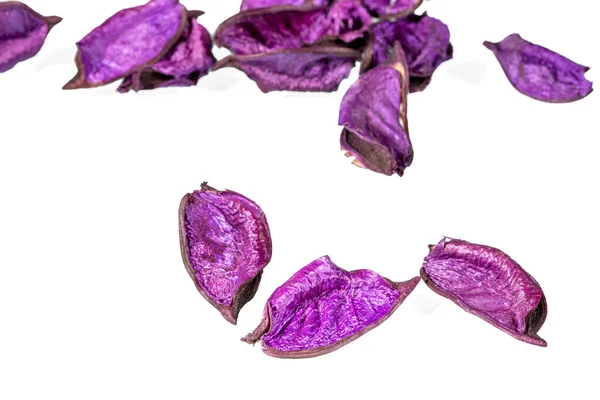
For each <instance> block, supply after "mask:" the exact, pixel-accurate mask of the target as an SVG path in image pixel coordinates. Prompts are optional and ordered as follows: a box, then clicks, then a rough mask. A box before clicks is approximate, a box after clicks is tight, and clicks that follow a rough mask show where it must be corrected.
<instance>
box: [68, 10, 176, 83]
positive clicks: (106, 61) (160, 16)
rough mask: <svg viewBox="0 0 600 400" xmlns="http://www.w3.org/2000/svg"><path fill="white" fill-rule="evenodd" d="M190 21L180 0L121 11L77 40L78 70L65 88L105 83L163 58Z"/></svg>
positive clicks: (76, 58)
mask: <svg viewBox="0 0 600 400" xmlns="http://www.w3.org/2000/svg"><path fill="white" fill-rule="evenodd" d="M186 24H187V13H186V11H185V8H184V7H183V6H182V5H181V4H179V2H178V0H151V1H150V2H148V3H147V4H145V5H143V6H138V7H134V8H128V9H125V10H122V11H119V12H118V13H116V14H115V15H113V16H112V17H111V18H109V19H108V20H106V21H105V22H104V23H103V24H102V25H100V26H99V27H97V28H96V29H94V30H93V31H92V32H90V33H89V34H88V35H87V36H85V37H84V38H83V39H82V40H80V41H79V42H78V43H77V47H78V48H79V51H78V52H77V56H76V57H75V60H76V63H77V67H78V70H79V71H78V73H77V75H76V76H75V77H74V78H73V79H72V80H71V81H70V82H69V83H67V84H66V85H65V89H77V88H86V87H94V86H101V85H105V84H107V83H110V82H113V81H115V80H117V79H119V78H122V77H124V76H126V75H129V74H131V73H133V72H136V71H139V70H141V69H142V68H144V67H145V66H147V65H150V64H154V63H155V62H156V61H158V60H160V59H161V58H162V57H163V56H164V55H165V54H166V53H167V52H168V51H169V50H170V49H171V48H172V47H173V45H174V44H175V43H177V41H178V40H179V38H180V36H181V34H182V33H183V30H184V28H185V26H186Z"/></svg>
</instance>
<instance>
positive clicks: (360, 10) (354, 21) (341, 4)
mask: <svg viewBox="0 0 600 400" xmlns="http://www.w3.org/2000/svg"><path fill="white" fill-rule="evenodd" d="M370 25H371V16H370V15H369V12H368V11H367V10H366V9H365V8H364V7H363V6H361V5H360V2H359V1H357V0H336V1H335V2H334V3H333V5H332V6H331V8H329V10H328V12H327V30H326V31H325V34H324V35H325V36H326V37H328V38H331V39H333V40H335V39H339V40H341V41H343V42H346V43H350V42H352V41H354V40H356V39H360V38H362V37H364V36H365V34H366V33H367V32H368V31H369V26H370Z"/></svg>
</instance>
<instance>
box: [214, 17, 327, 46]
mask: <svg viewBox="0 0 600 400" xmlns="http://www.w3.org/2000/svg"><path fill="white" fill-rule="evenodd" d="M326 19H327V12H326V9H325V8H323V7H320V8H315V7H312V6H303V7H290V6H281V7H272V8H269V9H264V10H263V9H259V10H251V11H245V12H241V13H239V14H236V15H234V16H233V17H231V18H229V19H228V20H226V21H224V22H223V23H222V24H221V25H219V27H218V28H217V31H216V32H215V35H214V40H215V44H216V45H217V46H219V47H226V48H228V49H229V50H231V51H232V52H233V53H234V54H237V55H247V54H259V53H265V52H269V51H275V50H284V49H297V48H300V47H302V46H303V45H306V44H312V43H314V42H316V41H317V40H319V39H320V38H321V37H322V36H323V34H324V30H325V27H326Z"/></svg>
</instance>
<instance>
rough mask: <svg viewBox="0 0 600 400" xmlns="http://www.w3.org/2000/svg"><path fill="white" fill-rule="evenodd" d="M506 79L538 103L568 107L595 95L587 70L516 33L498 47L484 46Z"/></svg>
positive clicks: (488, 44)
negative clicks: (569, 104)
mask: <svg viewBox="0 0 600 400" xmlns="http://www.w3.org/2000/svg"><path fill="white" fill-rule="evenodd" d="M484 46H485V47H487V48H488V49H490V50H491V51H492V52H493V53H494V54H495V55H496V58H497V59H498V61H499V62H500V65H501V66H502V69H503V70H504V73H505V74H506V77H507V78H508V80H509V81H510V83H511V84H512V85H513V86H514V87H515V89H517V90H518V91H519V92H521V93H523V94H524V95H526V96H529V97H532V98H534V99H536V100H541V101H546V102H550V103H568V102H572V101H576V100H579V99H582V98H584V97H585V96H587V95H588V94H590V93H591V92H592V82H590V81H588V80H587V79H586V78H585V76H584V74H585V72H586V71H588V70H589V68H588V67H584V66H583V65H580V64H577V63H575V62H573V61H571V60H569V59H568V58H566V57H564V56H561V55H560V54H558V53H555V52H553V51H552V50H548V49H547V48H545V47H542V46H538V45H537V44H533V43H530V42H528V41H526V40H524V39H523V38H522V37H521V36H519V35H518V34H516V33H514V34H512V35H509V36H507V37H506V38H505V39H504V40H503V41H501V42H499V43H491V42H485V43H484Z"/></svg>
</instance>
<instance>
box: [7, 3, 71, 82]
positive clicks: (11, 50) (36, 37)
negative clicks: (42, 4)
mask: <svg viewBox="0 0 600 400" xmlns="http://www.w3.org/2000/svg"><path fill="white" fill-rule="evenodd" d="M61 20H62V18H60V17H54V16H52V17H44V16H42V15H40V14H38V13H37V12H35V11H33V10H32V9H31V8H29V7H28V6H27V5H25V4H23V3H20V2H17V1H8V2H4V3H0V73H2V72H5V71H8V70H9V69H11V68H12V67H14V66H15V65H17V63H19V62H21V61H25V60H27V59H29V58H31V57H33V56H35V55H36V54H37V53H38V52H39V51H40V50H41V48H42V46H43V45H44V42H45V41H46V36H47V35H48V32H50V29H52V27H54V25H56V24H58V23H59V22H60V21H61Z"/></svg>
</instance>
